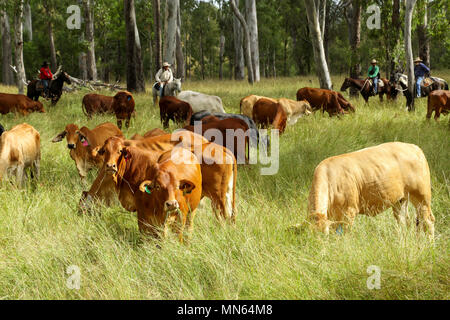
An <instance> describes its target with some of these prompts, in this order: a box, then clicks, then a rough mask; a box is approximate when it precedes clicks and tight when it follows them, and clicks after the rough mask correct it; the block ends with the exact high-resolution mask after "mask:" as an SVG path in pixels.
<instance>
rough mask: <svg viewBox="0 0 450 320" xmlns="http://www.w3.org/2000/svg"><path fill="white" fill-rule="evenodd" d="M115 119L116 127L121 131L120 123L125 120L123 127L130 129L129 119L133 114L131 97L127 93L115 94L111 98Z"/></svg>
mask: <svg viewBox="0 0 450 320" xmlns="http://www.w3.org/2000/svg"><path fill="white" fill-rule="evenodd" d="M111 108H112V109H113V110H114V114H115V115H116V118H117V126H118V127H119V129H122V121H123V120H125V127H127V128H129V127H130V119H131V116H132V115H133V113H134V99H133V95H132V94H131V93H130V92H128V91H120V92H117V93H116V95H115V96H114V98H113V103H112V107H111Z"/></svg>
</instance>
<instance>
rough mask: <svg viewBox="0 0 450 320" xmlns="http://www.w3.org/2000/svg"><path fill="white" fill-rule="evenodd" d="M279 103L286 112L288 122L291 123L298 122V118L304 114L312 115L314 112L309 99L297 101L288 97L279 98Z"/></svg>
mask: <svg viewBox="0 0 450 320" xmlns="http://www.w3.org/2000/svg"><path fill="white" fill-rule="evenodd" d="M278 103H279V104H280V105H281V107H282V108H283V110H284V112H285V113H286V117H287V123H288V124H289V125H294V124H296V123H297V120H298V118H301V117H303V116H304V115H310V114H311V113H312V108H311V105H310V104H309V102H308V101H306V100H302V101H295V100H291V99H286V98H280V99H278Z"/></svg>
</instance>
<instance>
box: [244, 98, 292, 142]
mask: <svg viewBox="0 0 450 320" xmlns="http://www.w3.org/2000/svg"><path fill="white" fill-rule="evenodd" d="M252 117H253V121H255V123H256V125H258V126H260V127H262V128H268V127H269V126H272V127H273V128H274V129H277V130H279V131H280V134H282V133H283V132H284V130H285V129H286V123H287V116H286V112H284V110H283V107H282V106H281V105H280V104H279V103H278V102H273V101H272V100H269V99H265V98H262V99H259V100H258V101H257V102H256V103H255V105H254V106H253V111H252Z"/></svg>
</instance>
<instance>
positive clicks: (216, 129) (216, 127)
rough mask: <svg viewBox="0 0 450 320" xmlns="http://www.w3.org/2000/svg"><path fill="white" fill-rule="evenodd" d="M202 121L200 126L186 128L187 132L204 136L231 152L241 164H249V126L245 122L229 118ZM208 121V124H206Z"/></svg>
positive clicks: (212, 117) (207, 118)
mask: <svg viewBox="0 0 450 320" xmlns="http://www.w3.org/2000/svg"><path fill="white" fill-rule="evenodd" d="M205 118H206V119H205ZM205 118H204V119H202V125H201V128H200V127H199V126H186V127H184V129H185V130H188V131H192V132H195V133H198V134H200V133H201V134H202V135H203V136H204V137H205V138H206V139H208V140H209V141H211V142H214V143H216V144H219V145H221V146H224V147H227V148H228V149H229V150H231V151H232V152H233V154H234V157H235V158H236V160H237V162H238V163H239V164H243V163H247V160H248V159H247V151H246V150H247V149H248V146H249V134H250V131H249V130H248V129H249V128H248V125H247V123H246V122H245V121H244V120H241V119H236V118H227V119H223V120H220V119H218V118H216V117H214V116H208V117H205ZM205 121H206V122H205Z"/></svg>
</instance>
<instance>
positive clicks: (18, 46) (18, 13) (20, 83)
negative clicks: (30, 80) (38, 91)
mask: <svg viewBox="0 0 450 320" xmlns="http://www.w3.org/2000/svg"><path fill="white" fill-rule="evenodd" d="M14 42H15V58H16V59H15V60H16V61H15V62H16V68H17V78H16V80H17V87H18V88H19V93H20V94H23V93H24V82H26V76H25V66H24V64H23V0H19V1H18V3H17V6H16V7H15V15H14Z"/></svg>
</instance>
